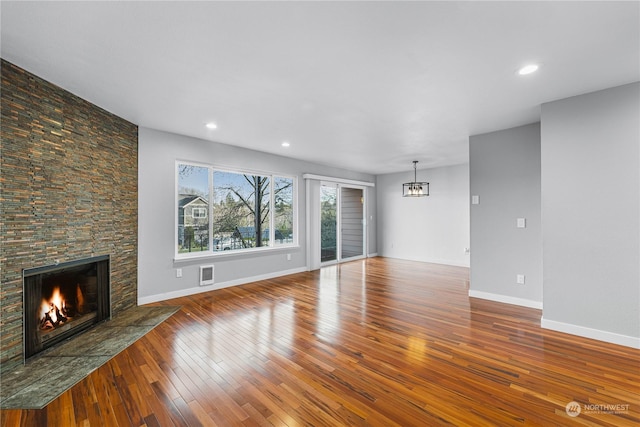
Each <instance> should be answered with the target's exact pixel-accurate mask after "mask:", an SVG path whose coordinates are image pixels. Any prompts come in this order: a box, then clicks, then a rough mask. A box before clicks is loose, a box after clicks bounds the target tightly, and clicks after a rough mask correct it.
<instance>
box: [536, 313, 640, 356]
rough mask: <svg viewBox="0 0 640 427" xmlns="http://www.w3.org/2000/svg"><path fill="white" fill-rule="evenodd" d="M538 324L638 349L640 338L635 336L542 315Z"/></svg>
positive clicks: (554, 329) (639, 347)
mask: <svg viewBox="0 0 640 427" xmlns="http://www.w3.org/2000/svg"><path fill="white" fill-rule="evenodd" d="M540 326H542V327H543V328H544V329H551V330H553V331H558V332H564V333H566V334H571V335H577V336H580V337H585V338H591V339H594V340H598V341H604V342H609V343H612V344H618V345H623V346H625V347H631V348H637V349H640V338H637V337H630V336H628V335H620V334H616V333H614V332H607V331H601V330H600V329H592V328H587V327H585V326H578V325H572V324H570V323H563V322H557V321H555V320H548V319H545V318H544V317H543V318H542V320H541V322H540Z"/></svg>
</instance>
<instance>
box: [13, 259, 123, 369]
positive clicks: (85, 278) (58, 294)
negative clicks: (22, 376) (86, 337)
mask: <svg viewBox="0 0 640 427" xmlns="http://www.w3.org/2000/svg"><path fill="white" fill-rule="evenodd" d="M109 268H110V259H109V255H103V256H97V257H91V258H85V259H81V260H77V261H71V262H66V263H61V264H56V265H51V266H45V267H38V268H31V269H25V270H23V299H24V301H23V303H24V310H23V312H24V358H25V360H26V359H29V358H30V357H32V356H34V355H36V354H38V353H40V352H41V351H43V350H45V349H47V348H50V347H52V346H54V345H56V344H57V343H59V342H61V341H63V340H66V339H67V338H70V337H72V336H74V335H76V334H78V333H80V332H83V331H85V330H87V329H88V328H91V327H92V326H94V325H96V324H98V323H100V322H102V321H104V320H106V319H109V318H110V317H111V299H110V295H111V290H110V282H109V280H110V272H109Z"/></svg>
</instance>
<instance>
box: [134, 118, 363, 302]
mask: <svg viewBox="0 0 640 427" xmlns="http://www.w3.org/2000/svg"><path fill="white" fill-rule="evenodd" d="M138 150H139V152H138V195H139V199H138V212H139V216H138V241H139V245H138V303H140V304H144V303H149V302H152V301H159V300H163V299H168V298H173V297H177V296H182V295H189V294H194V293H198V292H203V291H208V290H211V289H216V288H221V287H225V286H231V285H236V284H241V283H246V282H249V281H253V280H258V279H261V278H270V277H277V276H280V275H283V274H288V273H292V272H297V271H305V270H307V254H306V250H305V242H306V240H305V231H306V223H305V217H306V212H305V206H306V203H305V188H306V186H305V182H304V179H303V178H302V174H304V173H311V174H317V175H324V176H331V177H336V178H342V179H351V180H359V181H368V182H374V179H375V178H374V177H373V176H372V175H368V174H362V173H358V172H353V171H347V170H343V169H337V168H331V167H327V166H321V165H316V164H313V163H308V162H302V161H298V160H294V159H290V158H287V157H282V156H276V155H271V154H266V153H261V152H257V151H252V150H247V149H244V148H239V147H233V146H229V145H225V144H219V143H215V142H210V141H204V140H200V139H195V138H190V137H187V136H181V135H175V134H170V133H167V132H161V131H157V130H153V129H148V128H142V127H141V128H139V136H138ZM176 160H185V161H195V162H202V163H209V164H213V165H216V166H225V167H230V168H234V167H237V168H243V169H250V170H257V171H265V172H275V173H282V174H287V175H295V176H297V177H298V192H297V197H298V220H299V222H298V236H299V247H297V248H285V249H282V250H275V251H266V252H260V253H256V252H253V253H240V254H224V255H222V256H212V257H209V258H207V259H198V260H191V261H182V260H180V261H174V256H175V244H176V243H175V231H174V228H175V215H176V212H175V188H176V182H175V179H176V178H175V162H176ZM369 193H370V194H372V195H373V197H370V198H369V200H368V203H369V204H371V203H375V194H374V193H375V188H372V189H369ZM374 208H375V205H370V206H369V211H370V212H375V209H374ZM372 233H373V238H372V239H370V241H371V242H373V243H374V245H373V247H372V248H371V247H370V248H368V249H369V250H368V253H371V252H374V251H375V230H369V235H370V236H371V234H372ZM287 254H291V260H290V261H288V260H287ZM209 264H213V265H214V266H215V281H216V283H215V284H214V285H212V286H209V287H203V288H201V287H199V286H198V274H199V266H200V265H209ZM176 268H182V272H183V277H182V278H177V277H176Z"/></svg>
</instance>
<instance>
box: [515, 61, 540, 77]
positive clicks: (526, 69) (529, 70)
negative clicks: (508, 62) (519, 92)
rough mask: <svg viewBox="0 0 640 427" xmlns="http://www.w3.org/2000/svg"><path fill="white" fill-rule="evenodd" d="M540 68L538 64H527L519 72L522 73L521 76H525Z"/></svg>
mask: <svg viewBox="0 0 640 427" xmlns="http://www.w3.org/2000/svg"><path fill="white" fill-rule="evenodd" d="M538 68H540V66H539V65H538V64H529V65H525V66H524V67H522V68H520V69H519V70H518V74H520V75H521V76H524V75H527V74H531V73H535V72H536V71H538Z"/></svg>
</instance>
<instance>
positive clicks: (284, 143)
mask: <svg viewBox="0 0 640 427" xmlns="http://www.w3.org/2000/svg"><path fill="white" fill-rule="evenodd" d="M290 145H291V144H289V143H288V142H287V141H285V142H283V143H282V146H283V147H285V148H286V147H288V146H290Z"/></svg>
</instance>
